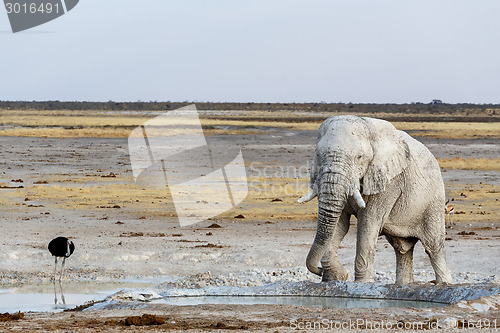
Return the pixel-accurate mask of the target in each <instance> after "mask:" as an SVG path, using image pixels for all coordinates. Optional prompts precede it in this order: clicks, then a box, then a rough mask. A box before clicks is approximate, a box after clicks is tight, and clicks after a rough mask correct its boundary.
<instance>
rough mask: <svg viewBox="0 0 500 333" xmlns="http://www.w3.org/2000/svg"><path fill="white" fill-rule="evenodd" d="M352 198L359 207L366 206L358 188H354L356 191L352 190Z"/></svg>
mask: <svg viewBox="0 0 500 333" xmlns="http://www.w3.org/2000/svg"><path fill="white" fill-rule="evenodd" d="M354 200H356V204H357V205H358V207H359V208H365V207H366V203H365V201H364V200H363V197H362V196H361V193H359V190H358V189H356V191H354Z"/></svg>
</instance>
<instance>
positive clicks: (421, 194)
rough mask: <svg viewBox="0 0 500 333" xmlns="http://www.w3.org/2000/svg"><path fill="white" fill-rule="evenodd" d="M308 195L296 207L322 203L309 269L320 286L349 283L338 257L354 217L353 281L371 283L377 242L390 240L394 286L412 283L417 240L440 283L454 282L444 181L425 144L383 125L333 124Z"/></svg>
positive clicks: (349, 120) (351, 120)
mask: <svg viewBox="0 0 500 333" xmlns="http://www.w3.org/2000/svg"><path fill="white" fill-rule="evenodd" d="M310 188H311V191H310V192H309V193H308V194H306V195H304V196H303V197H302V198H300V199H299V200H298V202H301V203H304V202H307V201H309V200H311V199H313V198H314V197H316V196H317V197H318V225H317V230H316V237H315V239H314V243H313V244H312V246H311V249H310V251H309V254H308V256H307V260H306V264H307V268H308V269H309V271H311V272H312V273H314V274H317V275H320V276H322V279H323V281H331V280H347V276H348V272H347V270H346V269H345V268H344V267H343V266H342V264H341V263H340V261H339V259H338V256H337V250H338V247H339V244H340V242H341V241H342V239H343V238H344V236H345V235H346V233H347V231H348V230H349V225H350V222H349V220H350V217H351V215H354V216H356V218H357V225H358V231H357V240H356V259H355V263H354V266H355V276H354V277H355V281H360V282H372V281H373V261H374V256H375V248H376V242H377V238H378V236H379V235H385V237H386V238H387V240H388V241H389V243H390V244H391V245H392V246H393V247H394V251H395V252H396V283H400V284H402V283H411V282H413V247H414V246H415V243H417V242H418V241H419V240H420V241H421V242H422V244H423V246H424V248H425V251H426V253H427V254H428V255H429V258H430V261H431V264H432V267H433V269H434V272H435V274H436V281H437V282H446V283H451V275H450V272H449V270H448V267H447V265H446V256H445V251H444V243H445V220H444V213H443V206H444V200H445V193H444V185H443V179H442V177H441V172H440V168H439V165H438V163H437V161H436V159H435V158H434V156H433V155H432V153H431V152H430V151H429V150H428V149H427V148H426V147H425V146H424V145H423V144H421V143H420V142H418V141H417V140H415V139H413V138H412V137H410V136H409V135H408V134H406V133H405V132H402V131H398V130H396V129H395V128H394V126H392V124H391V123H389V122H387V121H384V120H380V119H374V118H365V117H355V116H336V117H330V118H328V119H327V120H325V121H324V122H323V124H321V126H320V127H319V134H318V140H317V146H316V151H315V152H314V157H313V161H312V166H311V179H310ZM320 261H321V267H318V266H319V262H320Z"/></svg>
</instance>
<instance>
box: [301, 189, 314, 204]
mask: <svg viewBox="0 0 500 333" xmlns="http://www.w3.org/2000/svg"><path fill="white" fill-rule="evenodd" d="M317 195H318V194H317V193H316V192H314V190H310V191H309V193H307V194H306V195H304V196H303V197H301V198H300V199H299V200H297V202H298V203H306V202H309V201H311V200H312V199H314V198H315V197H316V196H317Z"/></svg>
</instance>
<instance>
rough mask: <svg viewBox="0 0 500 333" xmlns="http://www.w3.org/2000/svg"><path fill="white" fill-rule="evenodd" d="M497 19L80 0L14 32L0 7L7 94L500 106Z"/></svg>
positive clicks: (408, 11) (249, 4) (308, 0)
mask: <svg viewBox="0 0 500 333" xmlns="http://www.w3.org/2000/svg"><path fill="white" fill-rule="evenodd" d="M13 1H14V0H13ZM498 17H500V1H498V0H481V1H470V0H467V1H463V0H421V1H409V0H379V1H373V0H344V1H335V0H324V1H321V0H302V1H298V0H252V1H246V0H237V1H235V0H106V1H103V0H82V1H80V3H79V4H78V5H77V6H76V7H75V8H74V9H73V10H72V11H70V12H69V13H67V14H66V15H64V16H62V17H60V18H58V19H56V20H54V21H51V22H49V23H47V24H44V25H41V26H39V27H36V28H33V29H30V30H27V31H25V32H20V33H16V34H13V33H12V32H11V30H10V24H9V20H8V17H7V14H6V10H5V9H4V8H0V50H1V51H0V100H91V101H108V100H115V101H137V100H142V101H150V100H152V101H155V100H156V101H168V100H170V101H184V100H188V101H214V102H216V101H233V102H321V101H324V102H353V103H364V102H369V103H385V102H394V103H410V102H426V103H427V102H430V101H431V100H432V99H441V100H443V101H444V102H449V103H460V102H471V103H500V20H499V19H498Z"/></svg>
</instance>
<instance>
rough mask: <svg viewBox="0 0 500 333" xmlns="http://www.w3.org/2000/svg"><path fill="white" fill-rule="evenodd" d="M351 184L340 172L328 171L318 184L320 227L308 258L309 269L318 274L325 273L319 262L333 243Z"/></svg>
mask: <svg viewBox="0 0 500 333" xmlns="http://www.w3.org/2000/svg"><path fill="white" fill-rule="evenodd" d="M349 185H350V181H349V180H348V179H347V178H346V176H345V175H343V174H340V173H332V172H328V173H325V174H323V176H322V177H321V180H320V183H319V186H318V227H317V230H316V237H315V238H314V243H313V245H312V246H311V249H310V250H309V254H308V255H307V259H306V266H307V269H308V270H309V271H310V272H311V273H314V274H316V275H320V276H321V275H322V273H323V270H322V268H321V267H319V263H320V260H321V258H322V257H323V255H324V254H325V253H326V252H327V251H328V249H329V246H330V244H331V241H332V238H333V235H334V233H335V228H336V227H337V223H338V221H339V218H340V215H341V214H342V210H343V209H344V206H345V204H346V201H347V197H348V195H349V193H348V191H349V190H348V187H349Z"/></svg>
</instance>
